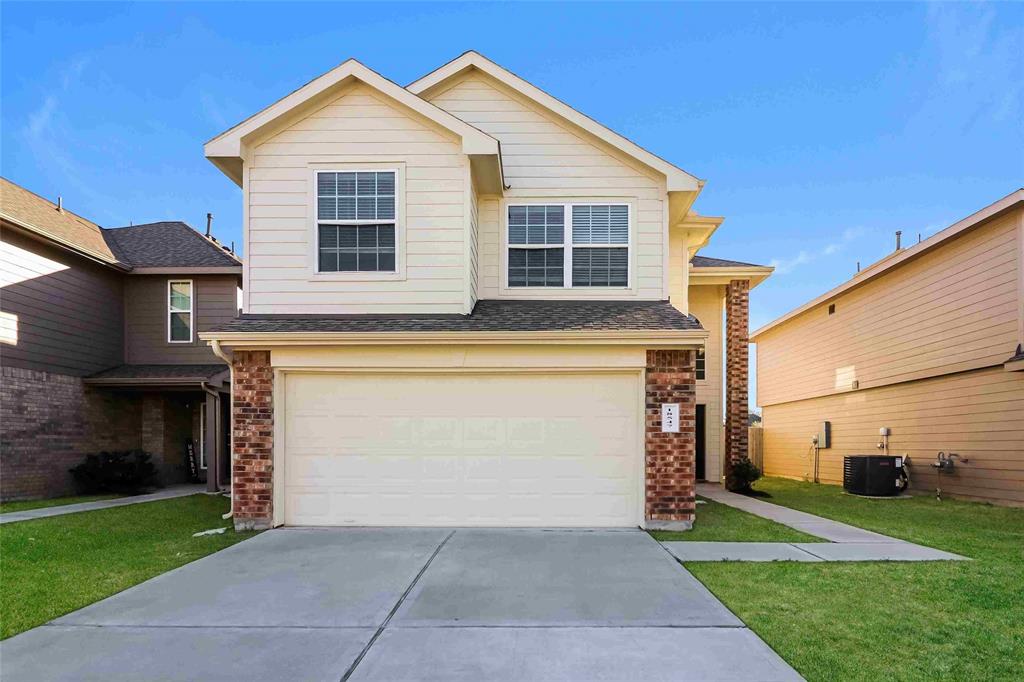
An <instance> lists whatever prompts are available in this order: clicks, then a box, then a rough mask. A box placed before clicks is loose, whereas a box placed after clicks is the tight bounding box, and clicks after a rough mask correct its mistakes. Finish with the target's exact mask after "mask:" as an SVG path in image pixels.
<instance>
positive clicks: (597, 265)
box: [507, 204, 629, 288]
mask: <svg viewBox="0 0 1024 682" xmlns="http://www.w3.org/2000/svg"><path fill="white" fill-rule="evenodd" d="M567 215H568V216H569V217H570V221H571V224H570V225H569V230H568V234H567V231H566V216H567ZM507 218H508V286H509V287H562V288H566V287H611V288H624V287H628V286H629V206H628V205H626V204H544V205H540V204H538V205H515V206H509V207H508V216H507ZM567 237H568V238H567Z"/></svg>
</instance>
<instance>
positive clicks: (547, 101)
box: [406, 50, 703, 192]
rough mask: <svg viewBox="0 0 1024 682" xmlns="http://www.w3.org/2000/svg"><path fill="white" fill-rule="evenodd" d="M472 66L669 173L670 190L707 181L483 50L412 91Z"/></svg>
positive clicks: (423, 90) (434, 87)
mask: <svg viewBox="0 0 1024 682" xmlns="http://www.w3.org/2000/svg"><path fill="white" fill-rule="evenodd" d="M470 69H477V70H479V71H481V72H483V73H485V74H487V75H489V76H490V77H492V78H494V79H495V80H497V81H498V82H500V83H502V84H504V85H505V86H507V87H509V88H511V89H512V90H514V91H516V92H518V93H519V94H521V95H523V96H524V97H526V98H528V99H530V100H532V101H534V102H536V103H537V104H539V105H540V106H542V107H544V108H545V109H547V110H549V111H551V112H553V113H555V114H557V115H558V116H560V117H561V118H563V119H565V120H567V121H569V122H570V123H572V124H573V125H575V126H577V127H578V128H581V129H582V130H585V131H586V132H588V133H589V134H591V135H593V136H594V137H596V138H598V139H600V140H601V141H603V142H605V143H606V144H608V145H610V146H611V147H614V148H616V149H618V150H619V151H621V152H623V153H625V154H627V155H628V156H630V157H632V158H634V159H636V160H637V161H639V162H641V163H642V164H644V165H645V166H648V167H649V168H652V169H654V170H656V171H658V172H659V173H661V174H663V175H665V178H666V181H667V185H668V191H669V192H677V191H683V192H697V191H699V190H700V188H701V186H702V185H703V182H702V181H701V180H699V179H698V178H696V177H695V176H693V175H691V174H689V173H687V172H686V171H684V170H683V169H681V168H679V167H678V166H674V165H673V164H671V163H669V162H668V161H665V160H664V159H662V158H661V157H659V156H656V155H655V154H652V153H651V152H649V151H647V150H646V149H644V148H643V147H641V146H639V145H638V144H636V143H635V142H633V141H631V140H629V139H627V138H625V137H623V136H622V135H620V134H618V133H616V132H615V131H613V130H611V129H609V128H607V127H605V126H604V125H602V124H600V123H598V122H597V121H595V120H594V119H592V118H590V117H589V116H586V115H584V114H582V113H580V112H579V111H577V110H576V109H574V108H572V107H571V106H569V105H568V104H566V103H565V102H562V101H561V100H559V99H557V98H555V97H552V96H551V95H549V94H548V93H546V92H544V91H543V90H541V89H540V88H538V87H536V86H535V85H532V84H531V83H529V82H527V81H525V80H523V79H522V78H520V77H519V76H517V75H515V74H514V73H512V72H511V71H508V70H507V69H505V68H503V67H501V66H499V65H497V64H495V63H494V62H492V61H491V60H490V59H487V58H486V57H484V56H483V55H481V54H480V53H478V52H475V51H472V50H470V51H469V52H466V53H464V54H462V55H461V56H459V57H458V58H456V59H454V60H452V61H450V62H448V63H447V64H445V65H444V66H442V67H440V68H438V69H435V70H434V71H432V72H430V73H428V74H427V75H426V76H423V77H422V78H420V79H419V80H416V81H414V82H413V83H410V84H409V85H408V86H406V87H407V89H408V90H409V91H410V92H413V93H415V94H416V95H419V96H421V97H428V96H429V95H430V94H431V93H432V92H436V91H438V90H440V89H442V88H443V87H444V85H445V84H446V83H448V82H449V81H450V80H451V79H453V78H455V77H457V76H459V75H461V74H463V73H464V72H466V71H467V70H470Z"/></svg>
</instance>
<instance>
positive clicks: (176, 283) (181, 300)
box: [167, 279, 193, 343]
mask: <svg viewBox="0 0 1024 682" xmlns="http://www.w3.org/2000/svg"><path fill="white" fill-rule="evenodd" d="M192 311H193V307H192V280H190V279H182V280H169V281H168V282H167V340H168V341H169V342H171V343H192Z"/></svg>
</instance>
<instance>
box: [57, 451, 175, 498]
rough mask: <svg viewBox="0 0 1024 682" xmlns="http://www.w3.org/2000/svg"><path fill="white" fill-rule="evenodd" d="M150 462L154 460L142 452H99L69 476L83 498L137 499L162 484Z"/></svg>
mask: <svg viewBox="0 0 1024 682" xmlns="http://www.w3.org/2000/svg"><path fill="white" fill-rule="evenodd" d="M151 460H152V456H151V455H150V454H149V453H148V452H143V451H142V450H123V451H119V452H100V453H97V454H91V455H86V456H85V461H84V462H82V463H81V464H79V465H78V466H76V467H72V468H71V469H70V472H71V475H72V476H73V477H74V479H75V484H76V485H77V487H78V489H79V492H80V493H82V494H83V495H92V494H96V493H118V494H121V495H138V494H139V493H142V492H145V491H146V490H148V489H150V488H153V487H155V486H157V485H158V483H159V480H158V473H157V470H156V467H155V466H154V465H153V462H152V461H151Z"/></svg>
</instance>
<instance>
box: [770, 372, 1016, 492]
mask: <svg viewBox="0 0 1024 682" xmlns="http://www.w3.org/2000/svg"><path fill="white" fill-rule="evenodd" d="M763 418H764V424H763V426H764V431H763V434H764V468H765V473H766V474H768V475H769V476H787V477H791V478H806V477H809V475H810V473H809V472H811V466H812V461H811V454H812V451H811V448H810V442H811V436H812V435H814V434H815V433H817V432H818V428H819V424H820V422H821V421H823V420H829V421H831V422H832V447H831V448H830V449H827V450H822V451H821V455H820V478H821V480H822V482H825V483H837V484H838V483H842V480H843V472H842V462H843V456H844V455H849V454H858V453H860V454H877V453H878V450H877V449H876V447H875V445H876V444H877V443H878V441H879V437H878V430H879V428H881V427H883V426H887V427H889V428H890V429H891V430H892V435H891V437H890V439H889V445H890V448H889V451H890V452H891V453H892V454H894V455H904V454H906V455H909V456H910V458H911V462H912V467H911V477H912V487H913V488H915V489H917V490H934V489H935V487H936V477H935V473H934V471H933V470H932V468H931V466H930V465H931V462H933V461H935V456H936V453H938V452H939V451H944V452H947V453H949V452H956V453H958V454H959V455H961V456H963V457H966V458H968V459H969V462H968V463H966V464H963V465H960V464H958V465H957V467H956V470H955V473H953V474H952V475H949V476H946V475H944V476H943V477H942V482H941V485H942V489H943V490H944V491H947V492H949V493H952V494H956V495H959V496H962V497H972V498H977V499H982V500H989V501H993V502H1002V503H1011V504H1017V505H1024V372H1007V371H1004V370H1003V368H1002V367H993V368H988V369H982V370H974V371H970V372H963V373H959V374H951V375H946V376H942V377H937V378H932V379H925V380H920V381H912V382H906V383H902V384H898V385H894V386H886V387H881V388H874V389H869V390H866V391H857V392H854V393H847V394H842V395H831V396H825V397H819V398H812V399H809V400H799V401H796V402H790V403H785V404H781V405H768V406H765V407H764V408H763Z"/></svg>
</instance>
